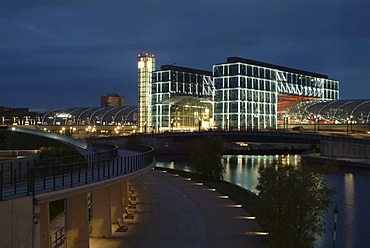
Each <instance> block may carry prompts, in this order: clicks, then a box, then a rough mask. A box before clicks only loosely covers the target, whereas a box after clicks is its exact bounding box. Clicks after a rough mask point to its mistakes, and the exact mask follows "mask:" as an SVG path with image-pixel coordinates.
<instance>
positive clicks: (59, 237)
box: [50, 227, 66, 248]
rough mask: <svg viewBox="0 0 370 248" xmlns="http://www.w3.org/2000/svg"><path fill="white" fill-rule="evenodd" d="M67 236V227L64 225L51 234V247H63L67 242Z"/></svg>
mask: <svg viewBox="0 0 370 248" xmlns="http://www.w3.org/2000/svg"><path fill="white" fill-rule="evenodd" d="M65 237H66V231H65V228H64V227H62V228H60V229H59V230H58V231H56V232H55V233H54V234H52V235H51V236H50V246H51V248H58V247H62V246H63V245H64V243H65Z"/></svg>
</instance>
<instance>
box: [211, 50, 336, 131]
mask: <svg viewBox="0 0 370 248" xmlns="http://www.w3.org/2000/svg"><path fill="white" fill-rule="evenodd" d="M213 81H214V85H215V99H214V100H215V101H214V119H215V127H217V128H219V129H224V130H230V129H234V130H245V129H266V128H267V129H269V128H273V129H275V128H276V127H277V123H278V119H279V118H282V116H283V115H284V116H285V113H287V111H288V109H289V107H291V106H293V105H295V104H296V103H297V102H301V101H309V100H310V101H317V100H336V99H338V97H339V82H338V81H336V80H330V79H328V76H326V75H322V74H317V73H312V72H307V71H302V70H297V69H292V68H288V67H283V66H278V65H273V64H267V63H263V62H258V61H253V60H249V59H244V58H239V57H229V58H227V62H226V63H221V64H216V65H214V66H213Z"/></svg>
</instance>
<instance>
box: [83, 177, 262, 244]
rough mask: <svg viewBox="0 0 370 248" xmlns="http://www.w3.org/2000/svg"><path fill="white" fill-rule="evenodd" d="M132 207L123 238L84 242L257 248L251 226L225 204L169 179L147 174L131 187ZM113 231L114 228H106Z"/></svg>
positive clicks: (179, 179)
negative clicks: (132, 190)
mask: <svg viewBox="0 0 370 248" xmlns="http://www.w3.org/2000/svg"><path fill="white" fill-rule="evenodd" d="M131 184H132V186H133V187H134V189H135V193H136V198H137V204H136V209H135V210H134V211H135V217H134V219H133V220H125V221H126V225H128V228H129V229H128V231H127V232H125V233H124V232H114V235H113V237H112V238H110V239H103V238H90V247H93V248H97V247H125V248H127V247H129V248H131V247H132V248H134V247H135V248H136V247H143V248H144V247H145V248H147V247H160V248H167V247H176V248H182V247H184V248H185V247H186V248H191V247H194V248H195V247H196V248H199V247H212V248H214V247H235V248H237V247H261V241H262V239H263V237H261V236H253V235H246V233H247V232H255V231H261V228H260V227H259V225H258V224H257V222H256V221H255V220H249V219H243V218H241V217H245V216H249V214H248V213H246V212H245V211H244V210H243V209H242V208H238V207H235V203H234V202H233V201H231V200H230V199H225V198H222V197H220V194H219V193H217V192H214V191H212V190H210V189H209V188H208V187H205V186H202V185H199V184H197V183H195V182H194V181H192V180H189V179H186V178H183V177H178V176H176V175H174V174H170V173H164V172H161V171H157V170H153V171H152V172H150V173H147V174H145V175H142V176H140V177H137V178H135V179H134V180H132V181H131ZM112 228H113V230H116V229H117V226H116V225H114V226H112Z"/></svg>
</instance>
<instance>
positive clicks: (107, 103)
mask: <svg viewBox="0 0 370 248" xmlns="http://www.w3.org/2000/svg"><path fill="white" fill-rule="evenodd" d="M124 104H125V99H124V98H123V97H122V96H120V95H118V94H116V93H109V94H107V95H106V96H101V97H100V107H123V106H124Z"/></svg>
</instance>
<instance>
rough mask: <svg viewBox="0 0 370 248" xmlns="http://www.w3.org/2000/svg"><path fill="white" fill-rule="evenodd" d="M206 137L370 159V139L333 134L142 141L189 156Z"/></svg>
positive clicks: (179, 136) (175, 136)
mask: <svg viewBox="0 0 370 248" xmlns="http://www.w3.org/2000/svg"><path fill="white" fill-rule="evenodd" d="M204 136H218V137H223V139H224V140H225V142H247V143H281V144H292V145H294V144H309V145H311V144H313V145H320V148H321V149H320V152H321V155H322V156H329V157H346V158H359V159H370V135H368V134H353V135H344V134H340V133H339V134H337V133H332V132H330V133H329V132H320V133H315V132H299V131H265V130H263V131H255V130H254V131H201V132H183V133H177V132H166V133H154V134H142V135H141V138H142V140H143V141H144V142H145V143H147V144H150V145H151V146H152V147H153V148H154V150H155V151H156V152H159V153H166V154H184V153H185V154H186V153H188V152H189V150H190V145H191V141H192V140H193V139H195V138H200V137H204ZM122 139H123V138H122V137H106V138H102V140H105V142H109V143H117V142H122Z"/></svg>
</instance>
